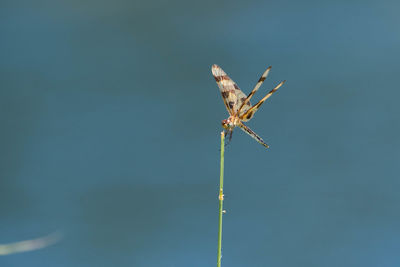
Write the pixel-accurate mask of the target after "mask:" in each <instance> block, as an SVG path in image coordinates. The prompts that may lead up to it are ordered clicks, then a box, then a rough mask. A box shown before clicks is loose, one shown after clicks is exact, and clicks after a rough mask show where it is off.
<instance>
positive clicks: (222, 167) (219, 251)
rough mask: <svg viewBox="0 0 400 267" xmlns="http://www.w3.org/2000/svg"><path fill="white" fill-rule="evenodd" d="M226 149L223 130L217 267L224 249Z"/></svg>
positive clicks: (219, 264)
mask: <svg viewBox="0 0 400 267" xmlns="http://www.w3.org/2000/svg"><path fill="white" fill-rule="evenodd" d="M224 150H225V132H224V131H222V132H221V165H220V173H219V194H218V199H219V222H218V260H217V267H221V257H222V255H221V250H222V214H223V212H224V210H223V203H224V152H225V151H224Z"/></svg>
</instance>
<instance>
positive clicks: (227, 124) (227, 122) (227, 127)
mask: <svg viewBox="0 0 400 267" xmlns="http://www.w3.org/2000/svg"><path fill="white" fill-rule="evenodd" d="M221 124H222V127H223V128H224V129H225V130H230V129H232V128H234V127H235V126H234V125H233V123H232V121H231V118H230V117H229V118H227V119H225V120H222V122H221Z"/></svg>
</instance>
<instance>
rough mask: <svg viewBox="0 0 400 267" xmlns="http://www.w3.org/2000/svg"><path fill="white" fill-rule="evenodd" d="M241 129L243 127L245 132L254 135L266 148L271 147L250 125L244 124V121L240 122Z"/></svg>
mask: <svg viewBox="0 0 400 267" xmlns="http://www.w3.org/2000/svg"><path fill="white" fill-rule="evenodd" d="M239 127H240V129H242V130H243V131H244V132H245V133H247V134H248V135H250V136H251V137H253V138H254V139H255V140H256V141H257V142H258V143H260V144H262V145H263V146H265V147H266V148H269V145H267V144H266V143H265V142H264V140H262V138H261V137H259V136H258V135H257V134H256V133H255V132H253V131H252V130H251V129H250V128H249V127H247V126H246V125H244V124H243V123H240V125H239Z"/></svg>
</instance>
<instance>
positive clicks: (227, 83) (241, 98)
mask: <svg viewBox="0 0 400 267" xmlns="http://www.w3.org/2000/svg"><path fill="white" fill-rule="evenodd" d="M270 70H271V67H268V68H267V70H266V71H265V72H264V73H263V75H261V77H260V79H259V80H258V82H257V84H256V86H255V87H254V89H253V90H252V91H251V93H250V94H249V95H248V96H247V97H246V95H245V94H244V93H243V92H242V91H241V90H240V89H239V87H238V86H237V85H236V83H235V82H234V81H232V79H231V78H229V76H228V75H227V74H226V73H225V72H224V71H223V70H222V69H221V68H220V67H219V66H218V65H215V64H214V65H213V66H212V68H211V71H212V74H213V75H214V78H215V80H216V81H217V84H218V87H219V89H220V91H221V95H222V99H223V100H224V103H225V106H226V109H227V110H228V112H229V115H230V116H229V117H228V118H227V119H225V120H223V121H222V127H223V128H224V129H225V134H226V135H229V141H230V140H231V139H232V132H233V129H234V128H235V127H236V126H239V127H240V129H242V130H243V131H244V132H246V133H247V134H248V135H250V136H251V137H253V138H254V139H255V140H256V141H257V142H258V143H260V144H262V145H263V146H265V147H266V148H268V147H269V146H268V145H267V144H266V143H265V142H264V140H262V139H261V137H259V136H258V135H257V134H256V133H255V132H253V131H252V130H251V129H250V128H249V127H247V126H246V125H244V123H243V122H244V121H248V120H250V119H251V118H252V117H253V116H254V113H256V111H257V110H258V108H259V107H260V106H261V105H262V104H263V103H264V101H265V100H267V98H269V97H270V96H271V95H272V94H273V93H275V92H276V91H277V90H278V89H279V88H280V87H281V86H282V85H283V84H284V83H285V81H282V82H280V83H279V84H278V85H277V86H276V87H275V88H274V89H272V90H271V91H270V92H269V93H268V94H267V95H266V96H264V97H263V98H262V99H261V100H260V101H258V103H257V104H255V105H254V106H252V105H251V104H250V99H251V98H252V97H253V95H254V94H255V93H256V92H257V90H258V89H259V88H260V86H261V84H262V83H263V82H264V80H265V78H266V77H267V75H268V73H269V71H270Z"/></svg>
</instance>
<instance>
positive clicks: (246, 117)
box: [239, 81, 285, 121]
mask: <svg viewBox="0 0 400 267" xmlns="http://www.w3.org/2000/svg"><path fill="white" fill-rule="evenodd" d="M284 83H285V81H282V82H280V83H279V84H278V85H277V86H276V87H275V88H274V89H272V90H271V91H270V92H269V93H268V94H267V95H266V96H264V97H263V98H262V99H261V100H260V101H258V103H257V104H255V105H254V106H252V107H251V108H248V109H247V110H246V112H240V114H241V115H240V116H239V118H240V119H241V120H242V121H248V120H250V119H251V118H252V117H253V116H254V113H256V111H257V110H258V108H259V107H260V106H261V105H262V104H263V103H264V101H265V100H267V99H268V98H269V97H270V96H271V95H272V94H273V93H275V92H276V91H277V90H278V89H279V88H280V87H281V86H282V85H283V84H284Z"/></svg>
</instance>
